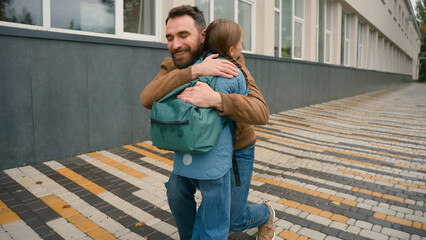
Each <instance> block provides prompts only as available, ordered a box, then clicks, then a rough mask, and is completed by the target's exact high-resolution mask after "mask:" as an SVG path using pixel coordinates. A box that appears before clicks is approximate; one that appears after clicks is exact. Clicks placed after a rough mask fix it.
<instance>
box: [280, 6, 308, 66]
mask: <svg viewBox="0 0 426 240" xmlns="http://www.w3.org/2000/svg"><path fill="white" fill-rule="evenodd" d="M304 19H305V1H304V0H281V1H275V29H276V30H275V49H276V51H275V56H276V57H283V58H296V59H301V58H302V57H303V42H304V40H303V36H304V34H303V31H304ZM277 27H278V30H277ZM278 49H279V50H278Z"/></svg>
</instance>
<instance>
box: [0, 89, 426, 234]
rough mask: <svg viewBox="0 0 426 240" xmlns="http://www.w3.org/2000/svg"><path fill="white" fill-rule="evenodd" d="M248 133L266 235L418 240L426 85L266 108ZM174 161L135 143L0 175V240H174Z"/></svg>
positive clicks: (425, 221)
mask: <svg viewBox="0 0 426 240" xmlns="http://www.w3.org/2000/svg"><path fill="white" fill-rule="evenodd" d="M256 134H257V136H258V142H257V143H256V160H255V165H254V171H253V178H252V184H251V192H250V194H249V199H248V201H249V203H260V202H263V201H264V200H267V201H269V203H270V204H271V206H273V207H274V209H275V211H276V217H277V218H276V221H275V225H276V233H277V237H276V239H327V240H331V239H375V240H377V239H383V240H386V239H388V240H391V239H426V216H425V210H426V206H425V201H426V198H425V193H426V182H425V178H426V84H407V85H404V86H401V87H397V88H392V89H387V90H383V91H378V92H373V93H369V94H364V95H358V96H354V97H350V98H345V99H340V100H337V101H331V102H327V103H322V104H316V105H312V106H309V107H305V108H300V109H293V110H289V111H284V112H280V113H275V114H272V115H271V117H270V121H269V124H268V125H266V126H256ZM172 156H173V154H172V153H171V152H167V151H161V150H159V149H157V148H155V147H153V146H152V145H151V144H150V142H141V143H135V144H132V145H125V146H119V147H113V148H110V149H105V150H102V151H98V152H92V153H86V154H82V155H78V156H73V157H68V158H65V159H57V160H54V161H48V162H44V163H41V164H35V165H29V166H23V167H18V168H13V169H7V170H4V171H2V172H0V239H2V240H6V239H16V240H18V239H23V240H30V239H55V240H56V239H123V240H126V239H149V240H154V239H159V240H163V239H179V237H178V233H177V228H176V225H175V222H174V219H173V217H172V215H171V213H170V209H169V207H168V204H167V198H166V189H165V187H164V183H165V182H166V181H167V179H168V176H169V175H170V173H171V171H172V165H173V162H172V161H171V159H172ZM196 196H197V201H198V202H199V201H200V200H201V197H200V194H199V193H197V195H196ZM256 234H257V229H251V230H248V231H245V232H241V233H233V232H231V233H230V235H229V239H255V236H256Z"/></svg>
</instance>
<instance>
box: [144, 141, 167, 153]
mask: <svg viewBox="0 0 426 240" xmlns="http://www.w3.org/2000/svg"><path fill="white" fill-rule="evenodd" d="M136 145H139V146H141V147H144V148H148V149H151V150H153V151H156V152H158V153H161V154H166V153H169V152H170V151H167V150H162V149H159V148H157V147H156V146H154V145H151V144H147V143H144V142H140V143H136Z"/></svg>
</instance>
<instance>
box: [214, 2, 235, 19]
mask: <svg viewBox="0 0 426 240" xmlns="http://www.w3.org/2000/svg"><path fill="white" fill-rule="evenodd" d="M218 18H227V19H230V20H232V21H234V1H229V0H215V1H214V19H218Z"/></svg>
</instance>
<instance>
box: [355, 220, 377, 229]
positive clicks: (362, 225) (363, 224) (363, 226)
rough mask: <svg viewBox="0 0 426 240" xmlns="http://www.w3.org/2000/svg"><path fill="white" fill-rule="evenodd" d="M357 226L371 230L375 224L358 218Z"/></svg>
mask: <svg viewBox="0 0 426 240" xmlns="http://www.w3.org/2000/svg"><path fill="white" fill-rule="evenodd" d="M355 226H357V227H360V228H363V229H367V230H371V228H372V227H373V224H371V223H369V222H365V221H360V220H358V221H356V223H355Z"/></svg>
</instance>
